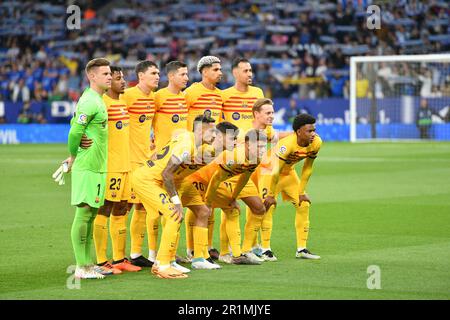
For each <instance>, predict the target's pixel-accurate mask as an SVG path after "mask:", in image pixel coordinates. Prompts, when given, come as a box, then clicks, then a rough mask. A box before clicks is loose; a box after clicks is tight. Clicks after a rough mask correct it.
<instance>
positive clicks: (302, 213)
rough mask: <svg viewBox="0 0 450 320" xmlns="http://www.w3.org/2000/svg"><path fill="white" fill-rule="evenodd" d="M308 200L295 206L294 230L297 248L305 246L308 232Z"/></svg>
mask: <svg viewBox="0 0 450 320" xmlns="http://www.w3.org/2000/svg"><path fill="white" fill-rule="evenodd" d="M309 206H310V204H309V202H307V201H302V204H301V206H296V214H295V231H296V235H297V248H306V241H307V240H308V234H309Z"/></svg>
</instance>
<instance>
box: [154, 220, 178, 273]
mask: <svg viewBox="0 0 450 320" xmlns="http://www.w3.org/2000/svg"><path fill="white" fill-rule="evenodd" d="M180 226H181V224H180V223H177V222H175V221H174V220H172V219H169V218H168V219H166V223H165V226H164V229H163V231H162V235H161V243H160V245H159V250H158V255H157V256H156V260H158V261H159V263H160V265H168V264H170V261H171V257H172V253H173V251H174V250H176V243H177V237H178V232H179V230H180Z"/></svg>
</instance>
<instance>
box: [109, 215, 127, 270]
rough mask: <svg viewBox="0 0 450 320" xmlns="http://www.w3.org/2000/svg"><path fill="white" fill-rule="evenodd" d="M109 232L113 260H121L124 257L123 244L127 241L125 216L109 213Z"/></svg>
mask: <svg viewBox="0 0 450 320" xmlns="http://www.w3.org/2000/svg"><path fill="white" fill-rule="evenodd" d="M109 233H110V235H111V243H112V251H113V260H114V261H119V260H122V259H123V258H125V246H126V243H127V216H126V215H123V216H114V215H111V221H110V224H109Z"/></svg>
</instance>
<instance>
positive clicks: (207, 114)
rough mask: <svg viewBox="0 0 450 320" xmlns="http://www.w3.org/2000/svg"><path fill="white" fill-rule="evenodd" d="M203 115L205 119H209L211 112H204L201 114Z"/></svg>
mask: <svg viewBox="0 0 450 320" xmlns="http://www.w3.org/2000/svg"><path fill="white" fill-rule="evenodd" d="M203 115H204V116H205V117H211V110H209V109H208V110H205V112H203Z"/></svg>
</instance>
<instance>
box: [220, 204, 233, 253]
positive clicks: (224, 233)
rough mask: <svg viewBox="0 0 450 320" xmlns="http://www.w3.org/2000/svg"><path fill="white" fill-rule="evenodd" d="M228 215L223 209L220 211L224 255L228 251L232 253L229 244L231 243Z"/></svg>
mask: <svg viewBox="0 0 450 320" xmlns="http://www.w3.org/2000/svg"><path fill="white" fill-rule="evenodd" d="M226 223H227V215H226V213H225V212H224V211H223V210H222V211H221V212H220V235H219V238H220V255H221V256H224V255H226V254H228V253H230V248H229V245H230V243H229V242H228V235H227V225H226Z"/></svg>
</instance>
